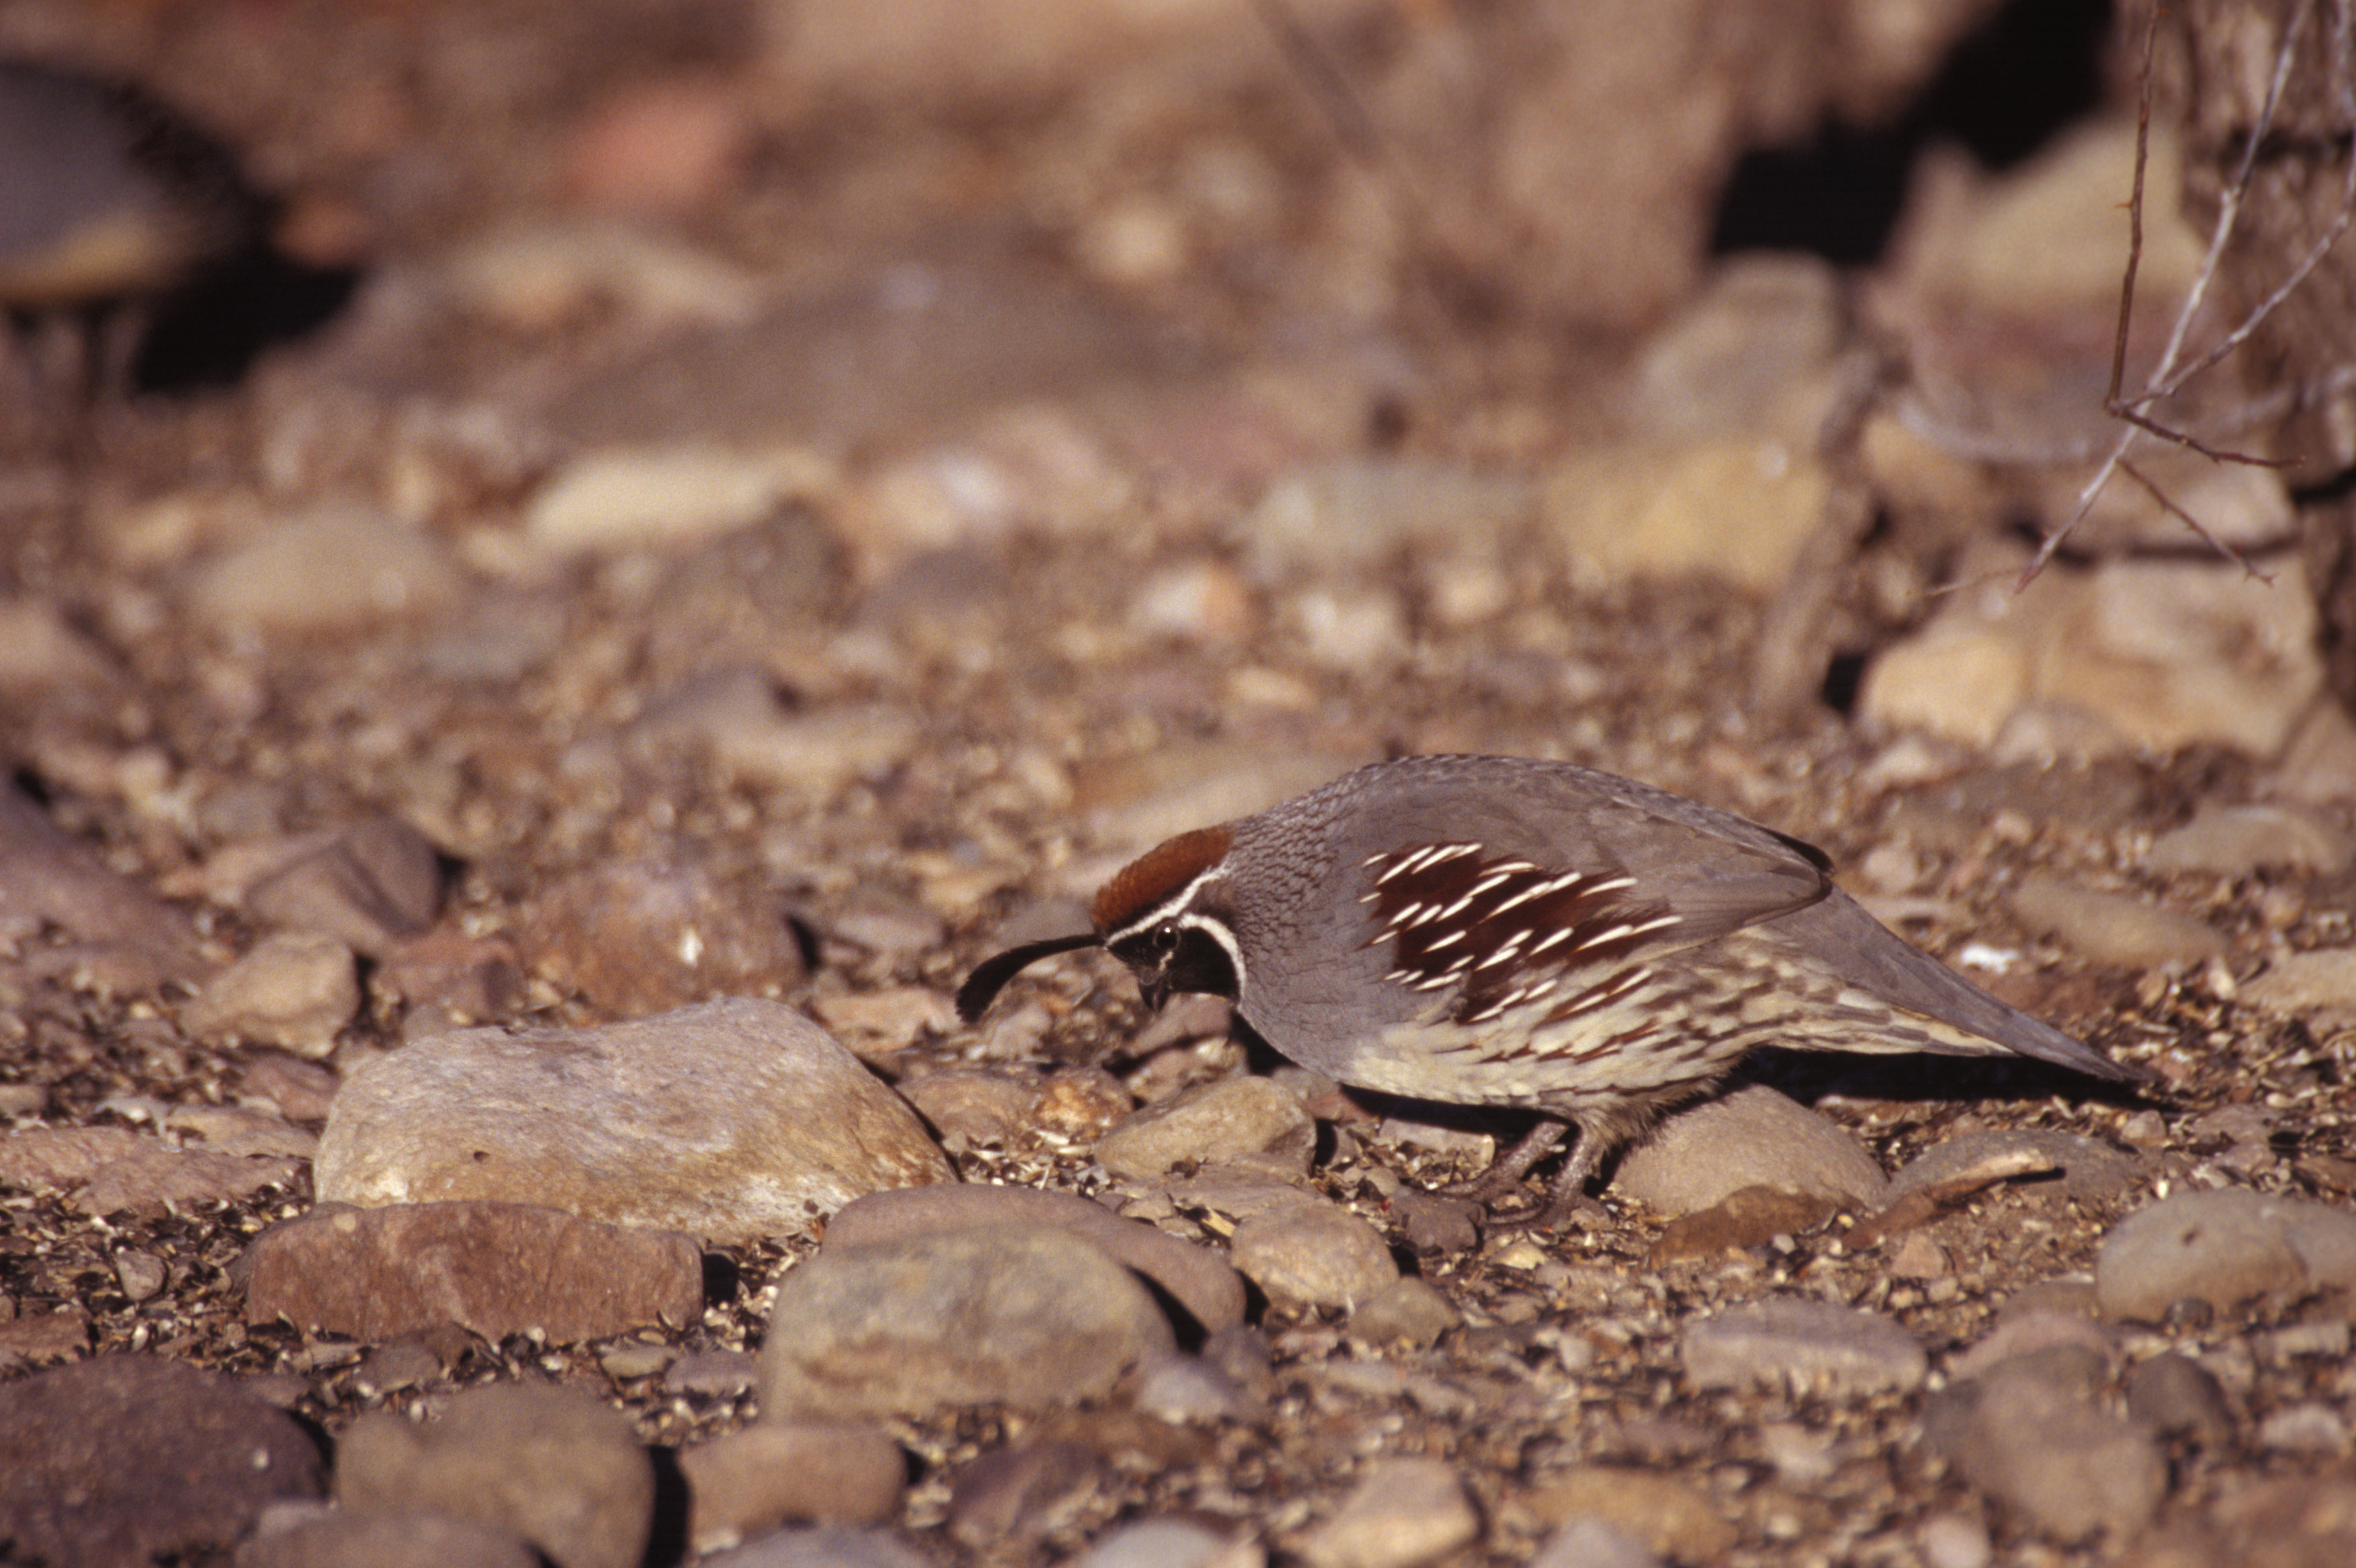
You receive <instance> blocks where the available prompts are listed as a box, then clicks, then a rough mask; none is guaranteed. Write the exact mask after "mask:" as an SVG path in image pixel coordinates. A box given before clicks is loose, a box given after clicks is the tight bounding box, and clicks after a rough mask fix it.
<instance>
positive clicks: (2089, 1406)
mask: <svg viewBox="0 0 2356 1568" xmlns="http://www.w3.org/2000/svg"><path fill="white" fill-rule="evenodd" d="M2088 1359H2090V1358H2087V1357H2086V1356H2085V1355H2084V1354H2083V1352H2076V1351H2075V1348H2073V1347H2064V1348H2061V1349H2060V1351H2059V1352H2058V1353H2057V1352H2056V1351H2051V1350H2049V1351H2040V1352H2036V1353H2033V1354H2030V1355H2025V1356H2016V1357H2014V1358H2012V1359H2009V1360H2007V1361H2003V1362H2000V1363H1998V1364H1997V1366H1996V1367H1994V1368H1993V1369H1990V1370H1989V1371H1988V1372H1987V1374H1986V1375H1985V1376H1984V1377H1981V1378H1979V1379H1976V1380H1965V1381H1963V1382H1959V1383H1957V1384H1955V1385H1954V1387H1953V1388H1951V1389H1949V1390H1947V1391H1945V1392H1944V1393H1943V1394H1941V1395H1940V1396H1939V1399H1938V1401H1937V1402H1935V1403H1934V1404H1933V1408H1932V1410H1931V1411H1930V1412H1928V1413H1927V1415H1926V1418H1925V1427H1926V1432H1927V1435H1928V1438H1929V1440H1930V1443H1931V1445H1932V1447H1933V1449H1935V1450H1937V1451H1938V1452H1940V1453H1942V1454H1944V1455H1945V1456H1946V1457H1947V1459H1948V1460H1949V1461H1950V1462H1951V1463H1953V1464H1954V1466H1955V1467H1956V1468H1957V1469H1958V1470H1960V1471H1962V1472H1963V1475H1964V1477H1965V1479H1966V1480H1968V1481H1970V1482H1971V1483H1972V1485H1973V1486H1975V1487H1978V1488H1979V1489H1980V1490H1981V1491H1983V1492H1986V1493H1987V1494H1988V1495H1989V1496H1990V1497H1993V1498H1997V1499H1998V1500H1999V1501H2001V1502H2003V1503H2005V1504H2006V1505H2007V1506H2008V1507H2010V1508H2012V1509H2016V1510H2018V1511H2019V1512H2020V1513H2022V1514H2025V1515H2026V1516H2028V1518H2029V1520H2031V1521H2033V1522H2034V1523H2035V1525H2036V1526H2037V1528H2039V1529H2040V1530H2045V1531H2047V1532H2049V1533H2051V1534H2052V1535H2056V1536H2059V1537H2061V1539H2063V1540H2065V1541H2079V1540H2083V1539H2084V1538H2085V1537H2087V1536H2089V1535H2092V1534H2094V1531H2095V1530H2109V1531H2110V1534H2111V1539H2113V1540H2123V1539H2126V1538H2127V1537H2129V1536H2131V1535H2132V1534H2133V1533H2134V1532H2135V1531H2136V1530H2140V1529H2141V1528H2142V1527H2143V1526H2144V1525H2145V1524H2146V1523H2147V1522H2149V1520H2150V1519H2151V1517H2152V1515H2153V1513H2154V1512H2155V1511H2157V1510H2158V1507H2159V1503H2160V1499H2161V1498H2164V1497H2166V1496H2167V1494H2168V1462H2167V1460H2166V1458H2165V1457H2164V1456H2163V1455H2161V1453H2160V1451H2159V1445H2158V1443H2157V1442H2156V1441H2155V1440H2154V1439H2153V1437H2152V1435H2151V1434H2150V1433H2148V1432H2147V1431H2146V1430H2144V1429H2143V1428H2142V1427H2140V1426H2137V1425H2136V1424H2134V1423H2130V1422H2126V1421H2123V1420H2121V1419H2120V1418H2119V1417H2117V1416H2115V1415H2113V1414H2111V1413H2110V1412H2108V1411H2107V1410H2104V1408H2103V1407H2102V1406H2101V1405H2099V1404H2097V1403H2095V1402H2094V1400H2093V1399H2092V1398H2091V1397H2090V1391H2089V1390H2088V1389H2087V1388H2086V1387H2085V1386H2084V1384H2085V1381H2086V1379H2085V1378H2084V1377H2083V1375H2082V1373H2081V1367H2082V1363H2083V1362H2084V1361H2086V1360H2088ZM2097 1364H2098V1362H2097Z"/></svg>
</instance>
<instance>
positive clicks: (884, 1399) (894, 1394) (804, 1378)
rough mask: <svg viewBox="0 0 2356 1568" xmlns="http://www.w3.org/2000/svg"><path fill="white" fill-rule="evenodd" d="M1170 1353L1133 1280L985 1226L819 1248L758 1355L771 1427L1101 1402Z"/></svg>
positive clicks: (1083, 1257) (1108, 1265) (1065, 1236)
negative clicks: (969, 1408)
mask: <svg viewBox="0 0 2356 1568" xmlns="http://www.w3.org/2000/svg"><path fill="white" fill-rule="evenodd" d="M1174 1343H1175V1337H1174V1336H1173V1334H1172V1332H1171V1329H1170V1323H1169V1320H1168V1319H1167V1318H1165V1317H1164V1316H1162V1310H1161V1308H1160V1307H1159V1306H1157V1305H1155V1304H1154V1301H1153V1297H1152V1296H1151V1294H1149V1293H1148V1292H1147V1290H1146V1288H1145V1287H1144V1286H1143V1285H1142V1284H1141V1283H1138V1280H1137V1277H1136V1276H1135V1275H1133V1274H1131V1273H1130V1272H1129V1271H1128V1270H1127V1269H1125V1268H1123V1267H1121V1266H1120V1264H1119V1263H1118V1262H1115V1261H1114V1260H1113V1259H1112V1258H1111V1257H1110V1256H1109V1255H1108V1254H1107V1253H1106V1252H1104V1251H1102V1250H1101V1249H1099V1248H1098V1247H1097V1246H1096V1245H1094V1244H1093V1243H1091V1242H1089V1241H1086V1240H1081V1239H1080V1238H1079V1237H1078V1236H1076V1235H1074V1234H1072V1233H1071V1232H1069V1231H1066V1230H1052V1229H1047V1228H1044V1227H1033V1226H987V1227H980V1228H976V1229H973V1230H965V1231H958V1232H949V1233H939V1234H933V1235H925V1236H916V1237H911V1238H908V1239H907V1240H898V1241H885V1242H878V1243H876V1244H874V1245H873V1246H865V1247H848V1248H836V1247H829V1248H828V1249H827V1250H826V1251H822V1252H820V1253H819V1255H818V1256H817V1257H815V1258H812V1259H811V1260H810V1261H809V1262H806V1263H803V1264H802V1265H800V1266H799V1267H798V1268H797V1269H795V1270H794V1271H793V1272H792V1273H789V1274H787V1276H786V1277H785V1280H784V1281H783V1282H782V1283H780V1284H779V1285H778V1286H777V1301H776V1308H775V1309H774V1310H773V1311H772V1312H771V1314H770V1316H769V1333H768V1339H767V1342H766V1344H765V1345H764V1346H763V1347H762V1350H761V1409H762V1412H764V1413H765V1414H766V1415H770V1416H789V1415H813V1416H850V1415H894V1414H910V1415H915V1414H924V1413H928V1412H933V1411H935V1410H937V1409H939V1408H941V1407H943V1406H945V1405H962V1404H985V1403H1005V1404H1013V1405H1023V1406H1040V1405H1050V1404H1056V1403H1062V1402H1069V1401H1074V1400H1082V1399H1093V1398H1101V1397H1102V1396H1103V1395H1105V1394H1107V1393H1108V1392H1109V1391H1111V1389H1112V1386H1113V1384H1114V1383H1115V1382H1116V1381H1117V1380H1119V1377H1120V1375H1121V1374H1122V1373H1123V1372H1125V1371H1127V1370H1128V1369H1130V1367H1132V1366H1134V1365H1136V1364H1137V1363H1138V1362H1139V1361H1140V1360H1141V1359H1144V1358H1145V1357H1146V1356H1147V1355H1148V1354H1150V1353H1151V1352H1154V1351H1157V1350H1166V1349H1168V1348H1171V1347H1172V1346H1173V1344H1174Z"/></svg>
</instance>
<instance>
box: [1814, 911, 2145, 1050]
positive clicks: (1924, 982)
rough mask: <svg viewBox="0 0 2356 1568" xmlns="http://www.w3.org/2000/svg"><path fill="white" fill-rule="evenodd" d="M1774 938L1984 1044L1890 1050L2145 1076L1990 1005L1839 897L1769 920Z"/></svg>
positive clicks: (1862, 1045) (1867, 1046) (1862, 1044)
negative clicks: (2008, 1055)
mask: <svg viewBox="0 0 2356 1568" xmlns="http://www.w3.org/2000/svg"><path fill="white" fill-rule="evenodd" d="M1776 934H1777V936H1779V937H1781V938H1783V940H1786V941H1788V942H1790V943H1791V944H1792V945H1793V946H1794V947H1797V948H1800V949H1802V950H1804V951H1805V952H1807V953H1808V954H1809V955H1810V956H1812V957H1815V958H1818V959H1821V960H1822V961H1823V962H1824V963H1825V964H1826V966H1827V967H1828V968H1831V969H1833V970H1835V971H1837V972H1838V973H1840V974H1841V976H1842V977H1843V978H1844V979H1846V980H1847V981H1848V982H1849V983H1850V984H1852V985H1853V986H1855V987H1856V989H1858V990H1859V991H1862V992H1865V993H1869V994H1870V995H1873V996H1877V997H1879V998H1880V999H1881V1000H1882V1001H1884V1002H1887V1003H1890V1004H1891V1005H1893V1006H1896V1007H1900V1008H1903V1009H1904V1010H1905V1011H1907V1012H1909V1013H1913V1014H1916V1015H1921V1016H1922V1017H1925V1018H1930V1019H1934V1020H1936V1021H1938V1022H1940V1023H1943V1024H1946V1025H1948V1026H1952V1027H1954V1028H1955V1029H1959V1030H1962V1031H1964V1032H1965V1033H1966V1034H1970V1035H1975V1036H1979V1038H1980V1039H1982V1040H1985V1041H1987V1046H1986V1047H1976V1046H1974V1045H1972V1044H1969V1043H1955V1044H1924V1043H1920V1042H1910V1043H1908V1044H1905V1045H1903V1046H1902V1047H1896V1048H1901V1049H1905V1050H1925V1051H1933V1052H1945V1053H1949V1054H1953V1055H1957V1056H1979V1055H1986V1056H1996V1055H1999V1054H2001V1053H2002V1052H2004V1051H2011V1052H2014V1053H2016V1054H2017V1055H2019V1056H2024V1057H2033V1058H2036V1059H2037V1060H2039V1061H2044V1062H2051V1063H2052V1064H2053V1065H2054V1066H2056V1067H2065V1068H2068V1069H2070V1070H2072V1072H2082V1073H2084V1074H2085V1075H2086V1076H2087V1077H2089V1078H2098V1079H2105V1080H2107V1081H2110V1082H2113V1083H2127V1082H2137V1081H2141V1080H2142V1079H2144V1078H2145V1076H2146V1075H2145V1074H2143V1073H2141V1072H2139V1071H2137V1070H2136V1069H2133V1068H2130V1067H2126V1066H2123V1065H2122V1064H2120V1063H2118V1062H2115V1061H2113V1060H2111V1059H2110V1058H2108V1057H2105V1056H2104V1055H2102V1054H2101V1053H2100V1052H2097V1051H2095V1050H2093V1049H2092V1048H2090V1047H2086V1046H2083V1045H2081V1044H2080V1043H2079V1042H2078V1041H2076V1040H2073V1039H2072V1038H2071V1037H2070V1036H2067V1035H2065V1034H2063V1033H2062V1032H2061V1030H2059V1029H2056V1028H2054V1027H2053V1026H2051V1025H2050V1024H2044V1023H2040V1022H2039V1021H2038V1020H2037V1019H2035V1018H2032V1017H2030V1016H2029V1015H2028V1014H2026V1013H2023V1012H2021V1011H2019V1009H2018V1008H2014V1007H2009V1006H2007V1005H2006V1004H2004V1003H2002V1002H1999V1001H1997V999H1996V998H1995V997H1993V996H1991V995H1989V994H1988V993H1987V992H1985V991H1982V990H1981V989H1980V988H1979V987H1978V986H1976V985H1974V984H1973V983H1971V982H1970V981H1968V980H1965V978H1964V977H1963V976H1961V975H1959V974H1957V973H1956V972H1954V970H1951V969H1949V968H1948V967H1947V966H1946V965H1945V964H1944V963H1941V962H1940V961H1938V960H1936V959H1934V958H1932V957H1931V956H1930V955H1928V954H1927V953H1924V952H1922V951H1920V950H1917V949H1916V948H1914V947H1912V945H1910V944H1909V943H1908V942H1907V941H1906V940H1905V939H1904V938H1902V937H1901V936H1899V935H1897V934H1896V933H1895V932H1893V931H1891V930H1890V929H1889V928H1888V927H1886V926H1884V925H1882V924H1881V922H1880V921H1879V920H1877V919H1875V918H1873V917H1872V916H1871V915H1869V914H1868V913H1866V911H1865V909H1864V908H1863V907H1862V906H1861V905H1859V904H1858V902H1857V901H1856V900H1855V899H1853V898H1850V897H1847V896H1846V895H1843V894H1835V895H1834V896H1833V897H1829V898H1826V899H1824V900H1822V901H1821V902H1819V903H1816V904H1813V905H1810V906H1809V907H1808V908H1805V909H1800V910H1795V911H1794V912H1793V913H1791V914H1789V915H1786V916H1784V917H1783V918H1782V919H1780V920H1778V921H1777V922H1776ZM1857 1048H1858V1049H1864V1050H1871V1049H1873V1048H1874V1046H1873V1043H1872V1042H1871V1041H1870V1040H1868V1039H1860V1040H1859V1041H1858V1046H1857Z"/></svg>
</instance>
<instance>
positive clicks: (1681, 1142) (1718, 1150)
mask: <svg viewBox="0 0 2356 1568" xmlns="http://www.w3.org/2000/svg"><path fill="white" fill-rule="evenodd" d="M1744 1187H1778V1188H1781V1189H1783V1190H1785V1191H1790V1192H1803V1193H1812V1194H1818V1195H1821V1196H1823V1197H1829V1198H1832V1199H1835V1200H1836V1201H1838V1202H1842V1203H1847V1204H1853V1205H1858V1206H1860V1207H1863V1208H1869V1209H1871V1208H1879V1207H1880V1206H1881V1205H1882V1204H1883V1203H1884V1202H1886V1201H1887V1200H1888V1194H1889V1190H1890V1178H1889V1177H1887V1176H1884V1175H1883V1174H1882V1172H1881V1167H1880V1166H1879V1165H1876V1164H1874V1162H1873V1156H1872V1155H1869V1154H1867V1153H1866V1152H1865V1147H1864V1145H1863V1144H1859V1143H1858V1141H1857V1135H1856V1134H1855V1133H1851V1132H1850V1131H1849V1130H1848V1129H1847V1128H1846V1127H1843V1126H1841V1125H1840V1124H1839V1123H1837V1122H1834V1121H1832V1120H1831V1119H1830V1118H1828V1117H1825V1116H1820V1115H1818V1114H1817V1113H1816V1112H1814V1111H1811V1110H1809V1109H1808V1108H1807V1107H1806V1106H1804V1105H1801V1104H1798V1103H1796V1102H1794V1101H1792V1100H1791V1099H1789V1098H1788V1097H1786V1096H1784V1095H1782V1094H1778V1093H1777V1092H1775V1090H1772V1089H1769V1088H1766V1087H1765V1086H1764V1085H1760V1084H1752V1085H1749V1086H1747V1087H1745V1088H1742V1089H1738V1090H1735V1091H1734V1092H1733V1093H1731V1094H1728V1095H1725V1096H1723V1097H1721V1098H1719V1099H1717V1100H1710V1101H1704V1102H1702V1103H1701V1104H1699V1105H1697V1106H1694V1107H1693V1108H1692V1109H1691V1110H1688V1111H1683V1112H1678V1113H1677V1114H1676V1115H1675V1116H1672V1117H1670V1118H1669V1119H1668V1120H1667V1121H1665V1122H1662V1123H1661V1125H1660V1126H1659V1128H1658V1129H1656V1130H1655V1132H1654V1133H1653V1135H1652V1136H1651V1137H1649V1138H1647V1139H1645V1140H1644V1142H1643V1143H1641V1144H1637V1145H1636V1147H1635V1148H1633V1149H1632V1150H1631V1151H1629V1154H1628V1157H1627V1158H1626V1159H1624V1160H1622V1161H1621V1162H1620V1171H1619V1174H1618V1175H1617V1176H1613V1177H1612V1190H1613V1191H1614V1192H1619V1193H1624V1194H1626V1195H1627V1196H1628V1197H1633V1198H1635V1199H1637V1200H1638V1201H1640V1202H1642V1203H1644V1205H1646V1206H1647V1207H1648V1208H1655V1209H1658V1210H1659V1211H1660V1212H1661V1213H1663V1214H1665V1215H1668V1216H1670V1217H1672V1218H1674V1217H1676V1216H1677V1215H1680V1214H1692V1213H1695V1212H1697V1211H1698V1210H1701V1209H1705V1208H1710V1207H1712V1206H1713V1205H1716V1204H1719V1203H1723V1202H1724V1201H1725V1200H1726V1199H1727V1198H1728V1197H1731V1196H1733V1195H1734V1194H1735V1193H1737V1192H1740V1191H1741V1190H1742V1189H1743V1188H1744Z"/></svg>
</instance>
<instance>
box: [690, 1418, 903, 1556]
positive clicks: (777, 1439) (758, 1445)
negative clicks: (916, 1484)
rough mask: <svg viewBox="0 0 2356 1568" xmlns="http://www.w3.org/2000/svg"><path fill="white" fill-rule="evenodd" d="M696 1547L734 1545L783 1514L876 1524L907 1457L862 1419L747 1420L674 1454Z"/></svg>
mask: <svg viewBox="0 0 2356 1568" xmlns="http://www.w3.org/2000/svg"><path fill="white" fill-rule="evenodd" d="M679 1467H680V1474H681V1475H683V1476H684V1477H686V1478H687V1488H688V1494H689V1497H690V1498H691V1501H690V1504H689V1514H688V1529H687V1538H688V1544H689V1546H690V1547H691V1549H692V1550H694V1551H696V1552H716V1551H721V1550H723V1549H725V1548H727V1547H731V1546H734V1545H737V1544H739V1543H740V1542H742V1541H745V1540H747V1539H749V1538H750V1537H752V1536H755V1535H756V1534H758V1533H760V1532H761V1531H763V1530H771V1529H774V1528H776V1526H778V1525H780V1524H784V1523H786V1522H787V1521H788V1520H798V1521H802V1522H807V1523H811V1524H884V1523H888V1522H889V1521H890V1520H891V1519H892V1517H893V1515H894V1514H895V1513H897V1512H898V1511H899V1507H900V1493H901V1491H902V1489H903V1488H904V1487H905V1485H906V1483H907V1461H906V1459H905V1458H904V1457H903V1456H902V1455H901V1453H900V1446H899V1444H896V1443H894V1442H893V1441H892V1439H891V1438H890V1437H889V1436H887V1435H886V1434H884V1432H883V1429H882V1428H880V1427H878V1426H875V1425H873V1424H871V1423H866V1422H833V1421H813V1422H792V1421H767V1422H759V1423H755V1424H754V1425H751V1426H747V1427H743V1428H740V1429H739V1430H737V1431H735V1432H732V1433H730V1434H727V1435H726V1436H724V1437H719V1438H715V1439H713V1440H712V1442H710V1443H701V1444H696V1445H695V1446H693V1447H691V1448H682V1449H681V1450H680V1455H679Z"/></svg>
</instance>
